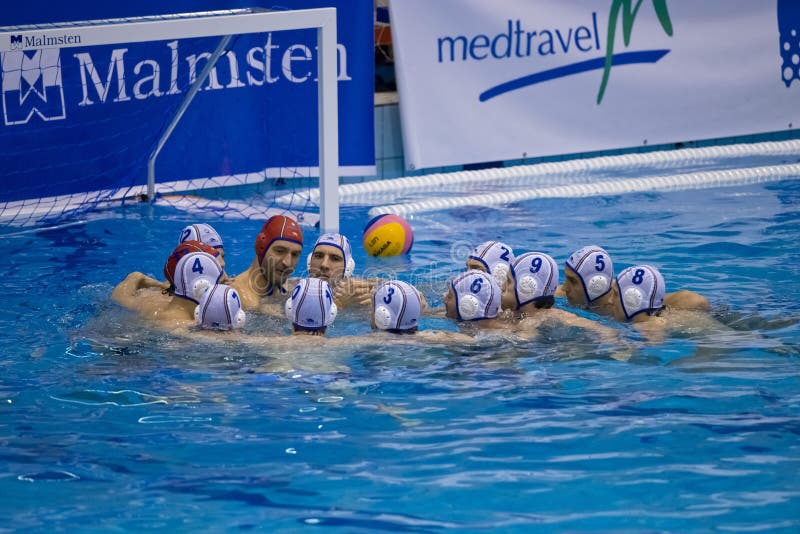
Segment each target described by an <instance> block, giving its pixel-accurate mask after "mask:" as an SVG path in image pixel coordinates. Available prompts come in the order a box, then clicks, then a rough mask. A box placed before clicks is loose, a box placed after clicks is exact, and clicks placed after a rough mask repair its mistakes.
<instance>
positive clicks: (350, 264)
mask: <svg viewBox="0 0 800 534" xmlns="http://www.w3.org/2000/svg"><path fill="white" fill-rule="evenodd" d="M355 271H356V262H355V260H353V258H352V257H351V258H347V265H346V266H345V268H344V276H345V278H350V277H351V276H353V273H354V272H355Z"/></svg>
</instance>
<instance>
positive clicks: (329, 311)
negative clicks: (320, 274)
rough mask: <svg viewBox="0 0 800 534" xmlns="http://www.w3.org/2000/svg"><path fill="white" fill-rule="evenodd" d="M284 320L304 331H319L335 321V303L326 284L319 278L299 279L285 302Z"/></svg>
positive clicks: (329, 287)
mask: <svg viewBox="0 0 800 534" xmlns="http://www.w3.org/2000/svg"><path fill="white" fill-rule="evenodd" d="M285 311H286V318H287V319H289V320H290V321H291V322H292V324H293V325H295V326H299V327H301V328H303V329H306V330H320V329H322V328H325V327H327V326H330V325H331V324H333V321H334V319H336V313H337V309H336V303H334V302H333V293H331V286H329V285H328V282H326V281H325V280H321V279H319V278H301V279H300V280H299V281H298V282H297V285H296V286H294V290H293V291H292V296H291V297H289V298H288V299H287V300H286V306H285Z"/></svg>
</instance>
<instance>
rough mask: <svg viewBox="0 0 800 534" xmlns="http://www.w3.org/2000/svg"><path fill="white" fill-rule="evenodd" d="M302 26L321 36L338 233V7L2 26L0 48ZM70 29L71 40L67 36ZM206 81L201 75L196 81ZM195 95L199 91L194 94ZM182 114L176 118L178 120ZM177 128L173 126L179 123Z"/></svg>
mask: <svg viewBox="0 0 800 534" xmlns="http://www.w3.org/2000/svg"><path fill="white" fill-rule="evenodd" d="M300 29H316V36H317V48H318V54H317V69H318V76H317V83H318V87H317V104H318V117H317V120H318V124H317V130H318V137H319V184H320V197H321V198H320V229H321V231H322V232H337V231H338V230H339V199H338V187H339V110H338V87H337V50H336V48H337V34H336V31H337V30H336V8H333V7H326V8H314V9H300V10H292V11H268V10H262V9H237V10H229V11H215V12H206V13H185V14H176V15H161V16H151V17H136V18H125V19H105V20H94V21H81V22H67V23H53V24H39V25H27V26H9V27H0V52H7V51H11V50H13V49H16V48H17V47H18V45H17V42H19V40H20V36H21V39H23V40H24V39H25V36H26V35H31V34H32V35H35V36H36V37H41V38H42V41H43V42H48V39H47V38H48V37H49V38H52V39H54V41H53V42H58V44H57V45H54V46H53V47H57V48H75V47H89V46H102V45H110V44H117V43H137V42H148V41H163V40H169V39H190V38H198V37H223V38H224V37H226V36H229V35H237V34H249V33H266V32H271V31H286V30H300ZM65 33H67V34H69V36H72V38H71V39H67V38H66V36H65ZM12 36H13V37H14V39H13V40H12ZM75 36H77V38H75ZM15 40H16V42H15ZM202 81H203V80H202V77H201V79H198V80H196V82H195V83H201V82H202ZM195 92H196V91H195ZM193 94H194V92H190V93H189V95H193ZM189 95H187V97H188V96H189ZM183 107H185V106H183ZM179 118H180V117H176V119H177V120H179ZM177 120H176V121H175V122H176V123H177ZM172 126H173V128H174V125H172ZM171 130H172V128H168V131H166V132H165V133H166V134H167V135H169V133H170V132H171ZM163 142H164V141H162V140H159V143H158V149H160V148H161V146H163ZM149 174H150V173H148V193H149V197H150V199H151V200H152V199H153V197H154V194H153V193H154V189H155V185H154V180H155V177H154V176H153V177H152V180H153V184H151V183H150V180H151V177H150V176H149Z"/></svg>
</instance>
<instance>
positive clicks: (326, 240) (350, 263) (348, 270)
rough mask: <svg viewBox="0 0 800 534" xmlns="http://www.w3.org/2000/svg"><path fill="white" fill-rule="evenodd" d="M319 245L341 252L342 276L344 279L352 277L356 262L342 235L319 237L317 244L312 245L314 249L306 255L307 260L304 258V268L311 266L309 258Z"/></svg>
mask: <svg viewBox="0 0 800 534" xmlns="http://www.w3.org/2000/svg"><path fill="white" fill-rule="evenodd" d="M320 245H328V246H331V247H336V248H338V249H339V250H341V251H342V255H343V256H344V276H345V278H347V277H350V276H353V272H354V271H355V270H356V262H355V261H354V260H353V252H352V249H351V248H350V241H349V240H348V239H347V238H346V237H345V236H343V235H342V234H336V233H329V234H322V235H321V236H319V239H317V242H316V243H314V248H312V249H311V254H309V255H308V258H306V267H310V266H311V256H313V255H314V251H315V250H316V249H317V247H318V246H320Z"/></svg>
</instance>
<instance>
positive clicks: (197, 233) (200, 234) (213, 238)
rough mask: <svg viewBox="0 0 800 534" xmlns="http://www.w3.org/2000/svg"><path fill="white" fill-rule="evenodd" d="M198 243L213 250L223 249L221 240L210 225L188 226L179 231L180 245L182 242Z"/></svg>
mask: <svg viewBox="0 0 800 534" xmlns="http://www.w3.org/2000/svg"><path fill="white" fill-rule="evenodd" d="M190 240H193V241H200V242H201V243H205V244H206V245H211V246H212V247H214V248H223V244H222V238H221V237H220V236H219V234H218V233H217V231H216V230H214V227H212V226H211V225H210V224H190V225H189V226H187V227H186V228H184V229H183V230H181V238H180V240H179V241H178V244H179V245H180V244H181V243H183V242H184V241H190Z"/></svg>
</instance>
